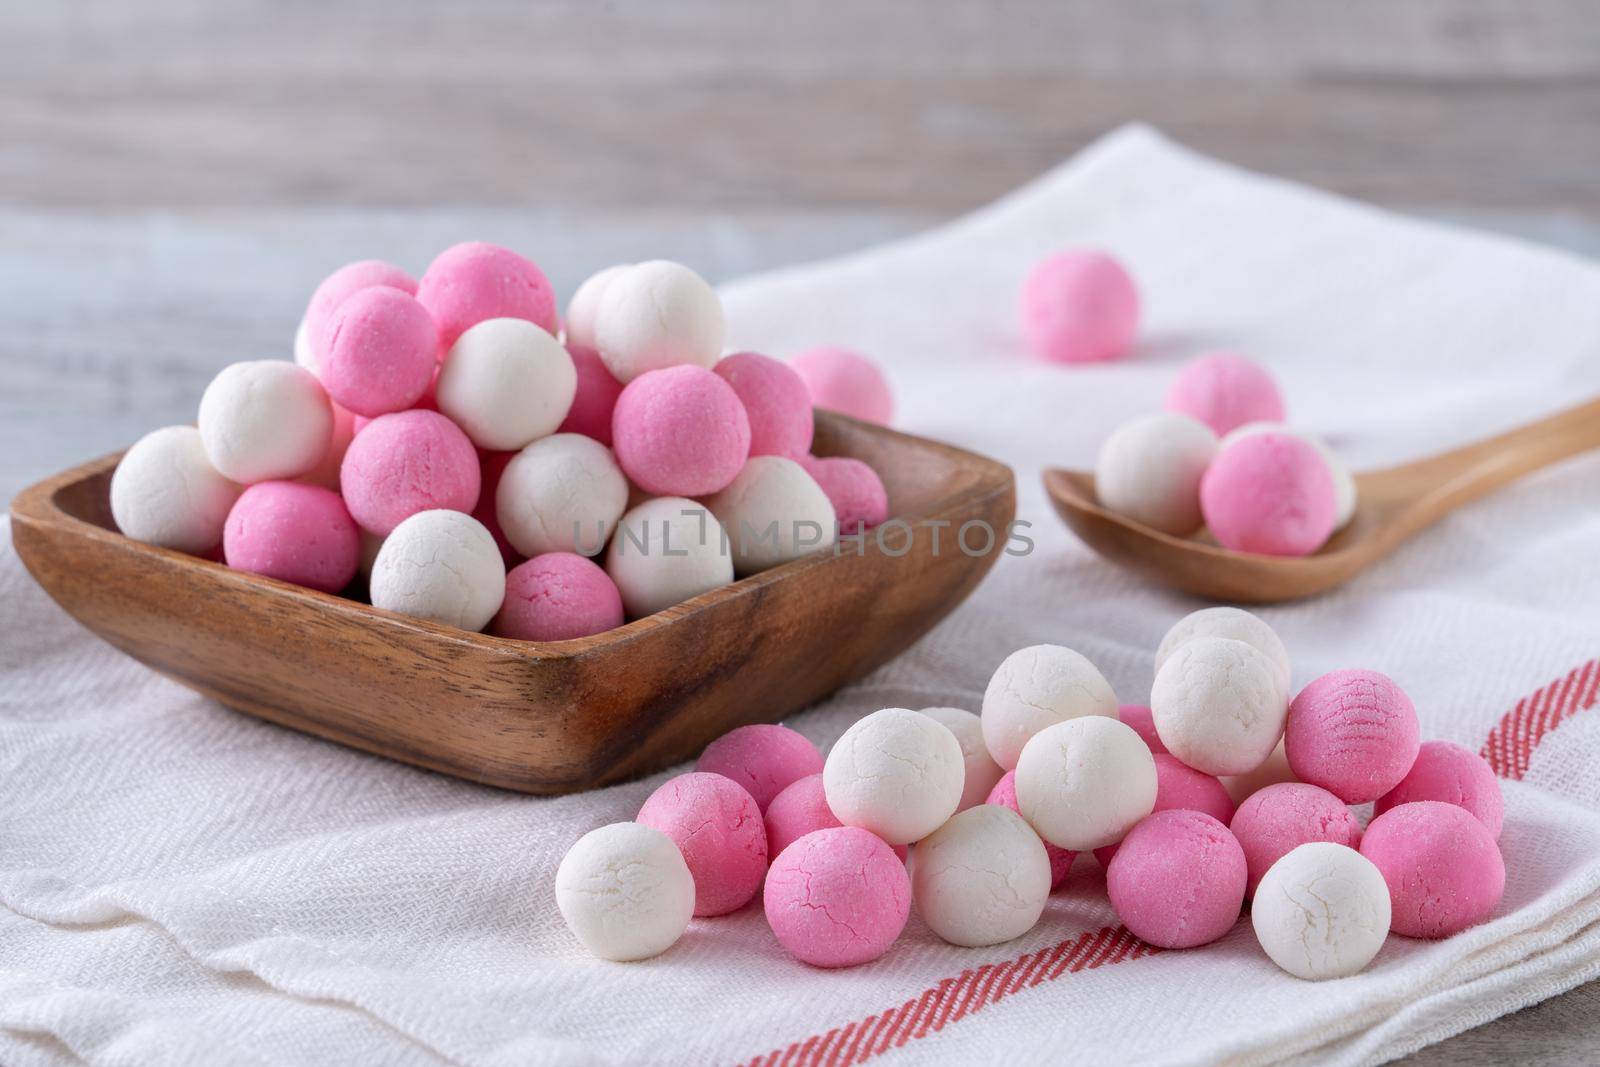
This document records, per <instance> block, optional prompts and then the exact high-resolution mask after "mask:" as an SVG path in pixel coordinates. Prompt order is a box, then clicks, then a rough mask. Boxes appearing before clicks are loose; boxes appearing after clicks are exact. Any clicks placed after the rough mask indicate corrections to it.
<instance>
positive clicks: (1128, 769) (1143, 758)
mask: <svg viewBox="0 0 1600 1067" xmlns="http://www.w3.org/2000/svg"><path fill="white" fill-rule="evenodd" d="M1016 787H1017V810H1018V811H1019V812H1020V813H1021V815H1022V817H1023V818H1024V819H1026V820H1027V821H1028V825H1030V826H1032V827H1033V828H1034V830H1036V831H1037V832H1038V834H1039V836H1040V837H1042V838H1044V839H1045V840H1046V841H1048V842H1050V844H1052V845H1055V846H1056V847H1058V848H1064V849H1068V850H1069V851H1073V852H1086V851H1089V850H1090V849H1096V848H1103V847H1104V846H1106V845H1114V844H1116V843H1117V842H1118V841H1121V840H1122V837H1123V835H1124V834H1126V833H1127V832H1128V831H1129V830H1131V829H1133V827H1134V825H1135V824H1137V823H1138V822H1139V820H1140V819H1142V818H1144V817H1145V816H1146V815H1149V814H1150V812H1151V811H1153V810H1154V809H1155V805H1156V760H1155V757H1154V756H1152V755H1151V754H1150V748H1149V746H1148V745H1146V744H1145V743H1144V740H1143V739H1142V738H1141V737H1140V736H1139V735H1138V733H1137V732H1136V731H1135V730H1134V729H1133V727H1131V726H1129V725H1128V724H1127V723H1124V722H1121V721H1120V720H1117V719H1114V718H1106V717H1105V716H1101V715H1085V716H1082V717H1080V718H1077V719H1068V720H1067V721H1066V722H1058V723H1056V724H1055V725H1054V726H1047V727H1045V728H1044V729H1043V730H1040V731H1039V732H1038V733H1037V734H1035V735H1034V736H1033V737H1032V738H1031V739H1030V740H1029V741H1028V744H1027V746H1026V747H1025V748H1023V750H1022V756H1021V758H1020V759H1018V760H1017V777H1016Z"/></svg>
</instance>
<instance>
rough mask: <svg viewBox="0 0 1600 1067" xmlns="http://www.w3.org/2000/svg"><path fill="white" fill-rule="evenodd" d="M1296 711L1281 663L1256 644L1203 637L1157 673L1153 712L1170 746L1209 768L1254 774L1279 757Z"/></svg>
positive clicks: (1198, 765)
mask: <svg viewBox="0 0 1600 1067" xmlns="http://www.w3.org/2000/svg"><path fill="white" fill-rule="evenodd" d="M1288 714H1289V694H1288V692H1287V691H1286V690H1285V689H1284V688H1283V687H1282V686H1281V685H1280V684H1279V682H1278V673H1277V668H1276V667H1275V666H1274V664H1273V663H1272V661H1271V660H1269V659H1268V658H1267V657H1266V656H1264V655H1262V654H1261V652H1260V651H1259V650H1258V649H1256V648H1255V646H1253V645H1248V644H1245V643H1244V642H1243V641H1235V640H1233V639H1232V638H1227V637H1201V638H1197V639H1195V640H1193V641H1188V642H1185V643H1184V644H1183V645H1180V646H1179V647H1178V649H1177V651H1175V652H1173V653H1172V655H1171V656H1169V657H1167V661H1166V662H1165V663H1163V664H1162V665H1161V670H1160V671H1158V672H1157V673H1156V680H1155V685H1153V686H1152V687H1151V689H1150V715H1151V718H1152V719H1153V720H1154V722H1155V726H1156V733H1157V734H1158V735H1159V736H1160V737H1161V743H1162V744H1164V745H1166V746H1167V750H1168V751H1169V752H1171V753H1172V754H1173V755H1174V756H1177V757H1178V758H1179V759H1180V760H1182V761H1183V762H1184V763H1187V764H1188V765H1189V766H1191V767H1193V768H1194V769H1195V770H1197V771H1202V772H1204V773H1205V774H1216V775H1223V774H1246V773H1248V772H1250V771H1253V770H1255V769H1256V768H1257V767H1260V766H1261V765H1262V764H1263V763H1264V762H1266V760H1267V757H1268V756H1270V755H1272V750H1273V748H1274V747H1275V746H1276V745H1277V744H1278V739H1279V738H1281V737H1282V736H1283V724H1284V720H1285V718H1286V717H1287V716H1288Z"/></svg>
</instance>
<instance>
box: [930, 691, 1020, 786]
mask: <svg viewBox="0 0 1600 1067" xmlns="http://www.w3.org/2000/svg"><path fill="white" fill-rule="evenodd" d="M922 714H924V715H926V716H928V718H930V719H933V720H934V721H935V722H941V723H944V725H945V727H946V728H947V729H948V730H949V731H950V732H951V733H953V734H955V735H956V741H958V742H959V743H960V745H961V759H962V761H963V762H964V763H965V764H966V777H965V779H964V782H965V784H964V785H963V786H962V789H961V806H960V807H959V808H957V809H956V810H957V811H966V810H967V809H968V808H970V807H972V806H974V805H976V804H982V803H983V802H984V801H985V800H987V799H989V793H990V791H992V790H993V789H994V787H995V783H996V782H998V781H1000V779H1001V777H1002V776H1003V775H1004V774H1005V771H1003V770H1001V769H1000V765H999V764H998V763H996V762H995V761H994V757H993V756H991V755H989V747H988V746H987V745H985V744H984V743H983V720H982V719H980V718H978V717H977V716H976V715H974V714H973V713H972V712H970V711H967V710H966V709H965V708H923V709H922Z"/></svg>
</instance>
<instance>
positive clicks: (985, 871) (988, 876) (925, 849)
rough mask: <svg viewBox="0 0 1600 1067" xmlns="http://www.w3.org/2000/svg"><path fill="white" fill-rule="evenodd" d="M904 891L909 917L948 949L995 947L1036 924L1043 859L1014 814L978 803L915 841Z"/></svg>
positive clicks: (1046, 882)
mask: <svg viewBox="0 0 1600 1067" xmlns="http://www.w3.org/2000/svg"><path fill="white" fill-rule="evenodd" d="M911 892H912V897H913V899H915V900H916V902H917V914H918V915H921V916H922V919H923V921H924V922H926V923H927V924H928V926H929V928H931V929H932V930H933V932H934V933H936V934H938V935H939V936H940V937H942V938H944V939H945V940H946V941H948V942H950V943H951V944H952V945H966V946H971V947H978V946H983V945H998V944H1000V943H1001V942H1002V941H1010V940H1011V939H1012V938H1014V937H1021V936H1022V935H1023V934H1025V933H1027V932H1028V931H1029V930H1031V929H1033V927H1034V924H1035V923H1037V922H1038V921H1039V916H1040V915H1041V914H1043V912H1044V905H1045V902H1046V901H1047V900H1049V899H1050V857H1049V856H1048V855H1046V853H1045V850H1044V843H1043V842H1042V841H1040V840H1039V835H1038V834H1036V833H1034V832H1033V829H1032V828H1031V827H1029V826H1028V824H1027V823H1026V822H1024V821H1023V819H1022V816H1020V815H1018V814H1017V813H1016V812H1014V811H1012V810H1011V809H1010V808H1007V807H1003V806H1002V805H999V804H979V805H978V806H977V807H975V808H969V809H967V810H966V811H963V812H960V813H958V814H957V815H955V816H954V817H952V818H951V819H950V821H949V822H947V823H945V824H944V825H943V826H941V827H939V829H937V830H935V831H934V832H933V833H932V834H929V835H928V836H927V837H925V838H923V839H922V840H921V841H919V842H917V852H916V855H915V856H914V857H913V859H912V864H911Z"/></svg>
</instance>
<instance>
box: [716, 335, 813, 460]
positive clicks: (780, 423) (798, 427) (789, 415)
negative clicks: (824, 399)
mask: <svg viewBox="0 0 1600 1067" xmlns="http://www.w3.org/2000/svg"><path fill="white" fill-rule="evenodd" d="M711 370H712V372H713V373H715V374H716V375H717V376H718V377H719V378H721V379H722V380H723V381H725V382H727V383H728V384H729V385H731V386H733V391H734V392H735V393H737V394H738V395H739V402H740V403H741V404H743V405H744V410H745V414H746V415H748V416H749V417H750V454H751V455H752V456H787V457H789V458H790V459H800V458H801V457H802V456H804V455H806V453H808V452H810V451H811V436H812V434H813V432H815V429H816V426H815V423H814V420H813V419H812V416H811V394H810V393H809V392H808V391H807V390H806V383H805V382H803V381H802V380H801V379H800V375H798V374H796V373H795V371H794V368H792V367H790V366H789V365H788V364H787V363H783V362H781V361H779V360H776V359H773V358H772V357H771V356H763V355H761V354H760V353H758V352H736V353H734V354H733V355H731V356H723V357H722V358H721V359H719V360H718V361H717V364H716V366H714V367H712V368H711Z"/></svg>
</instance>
